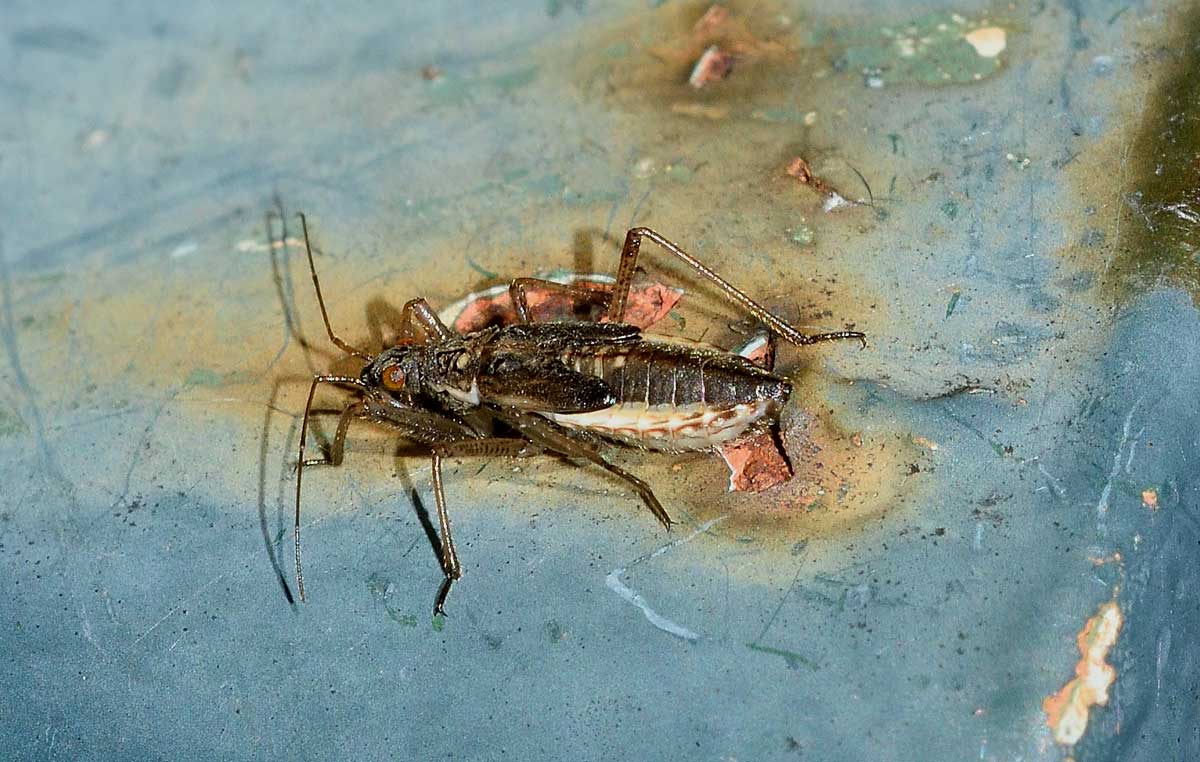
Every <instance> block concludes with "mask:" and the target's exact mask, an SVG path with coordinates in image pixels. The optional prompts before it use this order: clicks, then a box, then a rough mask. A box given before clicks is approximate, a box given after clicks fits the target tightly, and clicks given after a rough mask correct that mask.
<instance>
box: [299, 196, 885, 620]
mask: <svg viewBox="0 0 1200 762" xmlns="http://www.w3.org/2000/svg"><path fill="white" fill-rule="evenodd" d="M301 221H302V223H303V224H304V235H305V244H306V248H307V253H308V260H309V266H310V269H311V272H312V276H313V285H314V287H315V289H316V292H317V298H318V302H319V304H320V306H321V315H322V318H323V319H324V321H325V327H326V330H327V332H328V334H329V337H330V339H331V340H332V341H333V343H334V344H335V345H337V346H338V347H339V348H341V349H342V350H344V351H345V352H347V353H349V354H352V355H354V356H356V357H359V358H360V359H362V360H363V361H364V366H363V368H362V371H361V373H360V374H359V375H358V376H357V377H354V376H333V375H328V376H316V377H315V378H314V379H313V382H312V386H311V388H310V389H309V395H308V403H307V404H306V406H305V412H304V421H303V423H302V425H301V431H300V456H299V464H298V474H297V479H296V524H295V537H296V577H297V587H298V589H299V593H300V598H301V600H303V599H304V577H303V573H302V571H301V564H300V484H301V478H302V476H303V469H304V467H305V466H313V465H327V464H328V465H338V464H340V463H341V460H342V453H343V449H344V443H345V437H346V431H347V429H348V427H349V424H350V422H351V421H352V420H354V419H356V418H357V419H365V420H368V421H371V422H373V423H376V424H379V425H382V426H386V427H388V428H391V429H393V430H395V431H396V432H397V433H399V434H400V435H401V436H403V437H404V438H406V439H409V440H412V441H414V442H418V443H422V444H425V445H427V446H429V448H430V450H431V452H432V459H433V491H434V498H435V502H436V506H437V513H438V523H439V528H440V534H441V562H442V571H443V573H444V574H445V581H444V582H443V583H442V586H441V588H440V589H439V591H438V595H437V599H436V602H435V604H434V611H435V613H440V612H442V610H443V604H444V602H445V598H446V595H447V593H448V592H449V590H450V587H451V585H452V584H453V582H454V581H455V580H456V579H458V578H459V577H460V576H461V575H462V568H461V564H460V563H459V560H458V556H457V553H456V551H455V549H454V541H453V538H452V535H451V530H450V520H449V516H448V514H447V512H446V501H445V490H444V488H443V484H442V461H443V460H444V459H445V458H447V457H456V456H472V455H474V456H497V455H506V456H513V457H527V456H530V455H534V454H538V453H543V452H549V453H554V454H557V455H561V456H565V457H567V458H571V459H576V460H584V461H588V462H590V463H593V464H595V465H597V466H599V467H601V468H604V469H605V470H607V471H608V472H609V473H611V474H613V475H614V476H616V477H617V478H620V479H622V480H623V481H625V482H626V483H627V484H628V485H629V486H630V487H632V488H633V489H634V491H636V492H637V493H638V495H639V496H640V497H641V499H642V501H643V502H644V503H645V504H646V506H647V507H648V508H649V509H650V511H651V512H652V513H653V514H654V516H655V517H656V518H657V519H658V520H659V521H660V522H662V524H663V525H664V526H666V527H668V528H669V527H670V525H671V519H670V517H669V516H668V514H667V512H666V511H665V510H664V509H663V507H662V505H661V504H660V503H659V501H658V499H657V498H656V497H655V496H654V493H653V491H652V490H651V489H650V487H649V486H648V485H646V484H645V483H644V482H642V481H641V480H640V479H638V478H637V477H636V476H634V475H632V474H630V473H628V472H626V471H625V470H623V469H621V468H620V467H618V466H616V465H614V464H612V463H610V462H608V460H607V459H605V458H604V456H603V455H602V454H601V452H600V450H599V447H600V446H601V445H603V444H604V443H605V442H612V443H617V444H622V445H627V446H634V447H639V448H644V449H652V450H664V451H670V452H683V451H694V450H707V449H712V448H714V447H716V446H718V445H720V444H722V443H725V442H729V441H733V440H736V439H739V438H741V437H743V436H746V435H748V434H751V433H755V432H758V431H760V430H762V429H763V428H766V427H770V426H773V425H775V423H776V422H777V420H778V415H779V411H780V410H781V409H782V407H783V405H784V404H785V403H786V402H787V398H788V395H789V393H790V391H791V385H790V383H789V382H788V380H787V379H786V378H783V377H781V376H778V375H775V374H774V373H771V372H770V371H768V370H766V369H763V368H761V367H759V366H757V365H755V364H754V363H752V362H751V361H749V360H748V359H746V358H744V357H741V356H739V355H737V354H734V353H731V352H726V351H723V350H719V349H716V348H713V347H706V346H703V345H698V344H691V343H684V342H680V341H677V340H670V341H664V340H659V339H651V338H649V337H647V336H645V335H643V334H642V332H641V330H640V329H639V328H637V327H635V326H632V325H627V324H625V323H623V322H621V318H622V317H623V316H624V315H625V307H626V304H627V300H628V296H629V289H630V286H631V284H632V282H633V276H634V272H635V269H636V264H637V256H638V252H639V249H640V245H641V241H642V239H643V238H649V239H650V240H652V241H654V242H656V243H658V244H659V245H660V246H662V247H663V248H665V249H666V250H667V251H669V252H670V253H672V254H674V255H675V256H677V257H679V258H680V259H682V260H683V261H684V262H685V263H687V264H688V265H689V266H690V267H692V268H693V269H694V270H695V271H696V272H698V273H699V274H701V275H702V276H704V277H706V278H708V279H709V280H710V281H712V282H713V283H714V284H716V285H717V286H718V287H719V288H720V289H721V290H722V291H723V292H724V293H725V295H726V296H727V297H728V298H729V299H730V300H731V301H733V302H735V303H737V304H739V305H740V306H742V307H743V308H745V309H746V310H747V311H748V312H750V314H752V315H753V316H754V317H755V318H757V319H758V320H759V321H761V322H762V323H764V324H766V326H767V327H768V328H769V329H770V330H771V331H773V332H774V333H776V334H778V335H780V336H782V337H783V338H784V339H787V340H788V341H790V342H792V343H795V344H798V345H807V344H814V343H817V342H821V341H830V340H835V339H848V338H854V339H859V340H862V341H864V345H865V340H864V335H863V334H862V333H860V332H857V331H837V332H834V333H824V334H815V335H808V334H803V333H801V332H799V331H798V330H796V329H795V328H793V327H792V326H790V325H788V324H787V323H785V322H784V321H783V320H781V319H780V318H778V317H776V316H775V315H773V314H772V313H770V312H768V311H767V310H766V309H764V308H763V307H762V306H760V305H759V304H758V303H757V302H755V301H753V300H752V299H750V298H749V297H748V296H746V295H745V294H744V293H742V292H741V291H740V290H738V289H737V288H735V287H734V286H732V285H730V284H729V283H728V282H726V281H725V280H724V279H722V278H721V277H720V276H718V275H717V274H716V273H714V272H713V271H712V270H710V269H708V268H707V267H705V266H704V265H703V264H701V263H700V262H699V261H697V260H696V259H695V258H694V257H692V256H691V255H690V254H687V253H686V252H684V251H683V250H681V249H680V248H679V247H677V246H676V245H675V244H673V243H671V242H670V241H668V240H667V239H665V238H663V237H662V236H660V235H659V234H658V233H655V232H654V231H653V230H649V229H647V228H635V229H633V230H630V231H629V233H628V235H627V237H626V240H625V245H624V248H623V249H622V257H621V265H620V270H619V272H618V275H617V279H616V284H615V286H614V288H613V291H612V294H611V296H608V297H607V298H606V300H607V309H606V313H607V316H608V317H610V318H613V322H570V323H536V322H533V321H532V320H531V318H530V314H529V309H528V306H527V304H526V300H525V289H527V288H529V287H531V286H533V285H537V286H538V287H540V288H554V289H564V290H567V291H572V290H575V289H573V287H572V286H569V285H561V284H556V283H552V282H549V281H540V280H536V279H531V278H519V279H517V280H515V281H513V282H512V285H511V286H510V293H511V295H512V301H513V305H514V307H515V308H516V311H517V314H518V316H519V317H520V319H521V322H520V323H518V324H516V325H509V326H499V327H491V328H485V329H482V330H479V331H474V332H471V333H464V334H459V333H455V332H454V331H451V330H450V329H449V328H447V327H446V326H445V325H444V324H443V323H442V322H441V320H439V319H438V317H437V315H436V314H435V313H434V312H433V311H432V310H431V309H430V308H429V306H428V304H427V303H426V302H425V301H424V300H422V299H414V300H412V301H410V302H409V303H408V304H406V305H405V307H404V310H403V312H402V317H401V329H402V331H401V336H402V339H401V341H400V342H398V343H397V344H396V345H395V346H392V347H389V348H387V349H384V350H383V351H382V352H380V353H378V354H376V355H371V354H369V353H367V352H364V351H362V350H359V349H356V348H354V347H352V346H350V345H349V344H347V343H346V342H344V341H342V340H341V339H340V338H338V337H337V336H336V335H335V334H334V333H333V330H332V328H331V327H330V324H329V318H328V314H327V313H326V310H325V304H324V299H323V297H322V296H321V289H320V283H319V282H318V280H317V275H316V268H315V265H314V264H313V258H312V249H311V246H308V228H307V222H306V221H305V220H304V217H303V215H301ZM587 296H589V297H591V298H594V297H595V292H593V291H589V292H588V294H587ZM321 383H329V384H335V385H340V386H344V387H349V388H352V389H355V390H357V392H358V397H357V399H356V400H355V401H354V402H352V403H351V404H350V405H349V406H347V407H346V409H345V410H344V411H343V413H342V416H341V419H340V420H339V423H338V427H337V433H336V435H335V437H334V440H333V444H332V447H331V448H330V452H329V455H328V457H325V458H315V459H309V460H306V459H305V458H304V450H305V439H306V437H307V429H308V418H309V413H310V410H311V407H312V399H313V395H314V393H315V391H316V387H317V385H318V384H321ZM497 432H501V433H499V434H498V433H497Z"/></svg>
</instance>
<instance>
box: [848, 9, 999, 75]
mask: <svg viewBox="0 0 1200 762" xmlns="http://www.w3.org/2000/svg"><path fill="white" fill-rule="evenodd" d="M841 41H842V42H843V43H845V44H846V49H845V52H844V54H843V56H842V59H841V63H842V64H843V65H844V67H845V68H846V69H849V70H851V71H858V72H860V73H861V74H862V75H863V81H864V83H865V84H866V85H867V87H870V88H880V87H884V86H885V85H890V84H905V83H916V84H925V85H940V84H947V85H948V84H964V83H969V82H978V81H979V80H982V79H984V78H986V77H990V76H991V75H993V74H995V73H996V72H997V71H999V70H1000V68H1001V66H1002V60H1001V58H1000V54H1001V53H1003V52H1004V51H1005V50H1007V48H1008V31H1007V30H1006V29H1005V28H1004V27H1002V26H1000V25H998V24H995V23H993V22H989V21H987V20H986V19H977V20H971V19H967V18H964V17H963V16H960V15H958V14H953V13H952V14H948V13H932V14H928V15H926V16H921V17H919V18H916V19H913V20H912V21H910V22H908V23H906V24H899V25H885V26H877V27H860V28H858V29H855V30H851V31H849V32H846V33H844V35H842V39H841Z"/></svg>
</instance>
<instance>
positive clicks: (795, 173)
mask: <svg viewBox="0 0 1200 762" xmlns="http://www.w3.org/2000/svg"><path fill="white" fill-rule="evenodd" d="M784 171H785V172H786V173H787V174H788V176H789V177H794V178H796V179H797V180H799V181H800V183H801V184H802V185H807V186H809V187H810V188H812V189H813V190H815V191H816V192H817V193H820V194H821V196H823V197H824V199H825V211H827V212H828V211H831V210H833V209H835V208H837V207H839V206H842V205H844V204H846V203H849V202H848V200H847V199H846V197H845V196H844V195H842V194H841V193H840V192H839V191H838V189H837V188H835V187H833V186H832V185H830V184H829V183H828V182H826V181H825V180H823V179H821V178H820V177H818V176H817V175H816V174H815V173H814V172H813V171H812V167H810V166H809V165H808V162H807V161H805V160H804V158H803V157H801V156H797V157H796V158H794V159H792V161H791V163H789V164H788V165H787V169H785V170H784Z"/></svg>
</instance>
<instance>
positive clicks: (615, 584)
mask: <svg viewBox="0 0 1200 762" xmlns="http://www.w3.org/2000/svg"><path fill="white" fill-rule="evenodd" d="M727 518H729V514H725V515H724V516H718V517H716V518H715V519H711V520H709V521H706V522H704V523H703V524H701V525H700V526H698V527H696V530H695V531H694V532H692V533H691V534H689V535H688V536H686V537H680V538H679V539H678V540H672V541H671V542H668V543H667V544H666V545H663V546H662V547H660V548H659V549H657V550H655V551H654V552H653V553H648V554H647V555H644V556H641V557H640V558H636V559H634V560H633V561H630V562H629V563H627V564H626V565H625V566H618V567H617V568H615V569H613V570H612V571H611V572H609V573H608V576H607V577H605V578H604V584H605V585H607V586H608V589H609V590H612V591H613V592H614V593H616V594H617V595H619V596H620V597H621V598H623V599H625V600H626V601H628V602H629V603H632V604H633V605H634V606H637V607H638V608H639V609H641V610H642V614H644V615H645V617H646V619H647V620H648V621H649V622H650V624H652V625H654V626H655V627H657V628H658V629H660V630H662V631H663V632H666V633H669V634H671V635H674V636H675V637H677V638H682V639H684V640H689V641H692V642H693V643H694V642H696V641H697V640H699V639H700V636H699V635H698V634H696V633H695V632H692V631H691V630H689V629H688V628H686V627H684V626H682V625H678V624H676V623H675V622H672V621H671V620H670V619H667V618H666V617H664V616H662V615H661V614H659V613H658V612H657V611H655V610H654V609H652V608H650V604H649V603H646V599H645V598H643V597H642V596H641V595H639V594H638V592H637V591H636V590H634V589H633V588H631V587H629V586H628V585H626V584H625V583H624V582H622V581H621V575H622V574H624V573H625V572H626V570H627V569H629V567H631V566H635V565H637V564H640V563H644V562H646V561H649V560H651V559H654V558H658V557H659V556H661V555H662V554H663V553H666V552H667V551H668V550H671V549H672V548H674V547H675V546H677V545H682V544H683V543H685V542H691V541H692V540H694V539H695V538H696V537H697V536H698V535H701V534H704V533H705V532H707V531H708V530H710V529H712V528H713V527H714V526H716V525H717V524H719V523H720V522H722V521H724V520H725V519H727Z"/></svg>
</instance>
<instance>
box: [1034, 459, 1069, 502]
mask: <svg viewBox="0 0 1200 762" xmlns="http://www.w3.org/2000/svg"><path fill="white" fill-rule="evenodd" d="M1038 471H1039V472H1041V474H1042V476H1044V477H1046V483H1047V484H1049V485H1050V489H1052V490H1054V494H1056V495H1058V496H1059V498H1064V497H1066V496H1067V491H1066V489H1064V488H1063V486H1062V484H1061V483H1060V482H1059V481H1058V479H1055V478H1054V475H1053V474H1051V473H1050V472H1049V471H1047V470H1046V467H1045V466H1043V465H1042V464H1041V463H1038Z"/></svg>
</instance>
